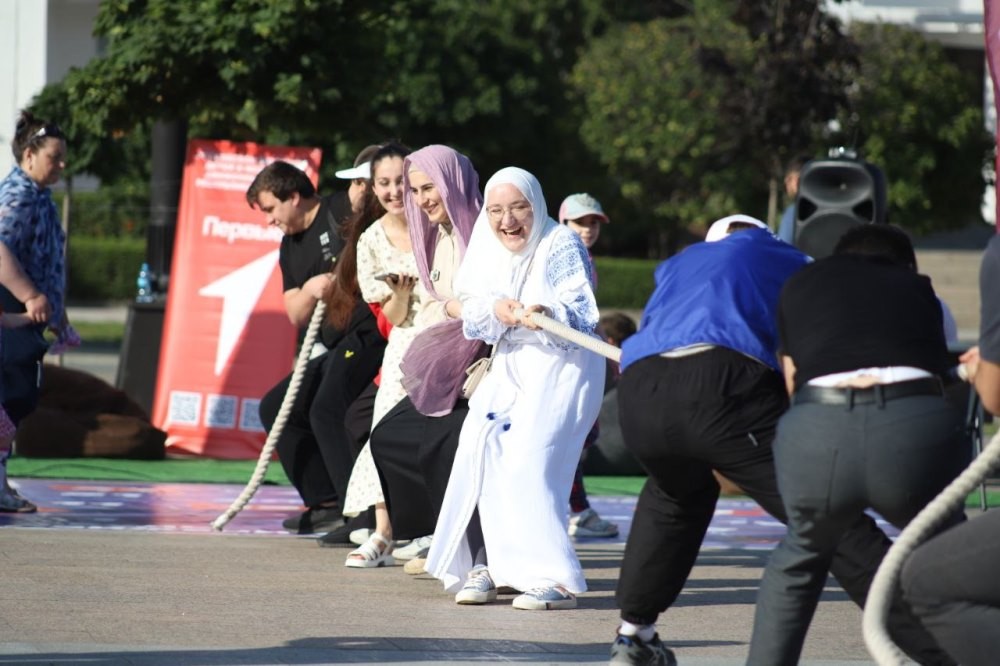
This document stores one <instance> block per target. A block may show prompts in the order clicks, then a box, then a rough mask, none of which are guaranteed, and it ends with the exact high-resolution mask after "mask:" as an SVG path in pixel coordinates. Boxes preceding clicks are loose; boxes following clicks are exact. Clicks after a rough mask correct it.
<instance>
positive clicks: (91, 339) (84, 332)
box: [72, 321, 125, 345]
mask: <svg viewBox="0 0 1000 666" xmlns="http://www.w3.org/2000/svg"><path fill="white" fill-rule="evenodd" d="M72 324H73V328H75V329H76V332H77V333H79V334H80V338H81V339H82V340H83V342H84V344H100V345H121V343H122V339H123V338H124V337H125V323H124V322H117V321H79V322H77V321H74V322H72Z"/></svg>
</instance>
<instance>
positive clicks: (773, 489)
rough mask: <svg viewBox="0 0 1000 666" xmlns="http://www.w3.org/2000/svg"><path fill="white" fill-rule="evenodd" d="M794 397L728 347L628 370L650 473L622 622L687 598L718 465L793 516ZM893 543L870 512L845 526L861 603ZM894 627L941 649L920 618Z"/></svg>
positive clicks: (627, 434)
mask: <svg viewBox="0 0 1000 666" xmlns="http://www.w3.org/2000/svg"><path fill="white" fill-rule="evenodd" d="M787 404H788V399H787V395H786V392H785V388H784V383H783V380H782V378H781V376H780V375H779V374H778V373H776V372H775V371H773V370H771V369H770V368H768V367H767V366H765V365H763V364H761V363H758V362H757V361H754V360H752V359H750V358H748V357H746V356H744V355H742V354H739V353H737V352H734V351H731V350H728V349H725V348H715V349H712V350H709V351H706V352H702V353H700V354H695V355H693V356H688V357H684V358H677V359H668V358H662V357H659V356H653V357H649V358H646V359H643V360H640V361H638V362H636V363H635V364H633V365H631V366H629V367H628V368H627V369H626V370H625V372H624V373H623V375H622V377H621V380H620V382H619V384H618V406H619V412H620V420H621V424H622V435H623V437H624V441H625V447H626V448H627V449H628V450H629V451H631V452H632V453H633V454H634V455H635V456H636V458H637V459H638V460H639V462H640V463H641V464H642V465H643V467H645V469H646V470H647V472H648V474H649V477H648V479H647V481H646V483H645V485H644V486H643V489H642V492H641V494H640V496H639V502H638V505H637V507H636V511H635V516H634V518H633V521H632V530H631V533H630V534H629V538H628V543H627V544H626V547H625V556H624V559H623V560H622V568H621V575H620V577H619V580H618V590H617V601H618V605H619V607H620V608H621V617H622V619H624V620H626V621H628V622H632V623H635V624H652V623H654V622H655V621H656V619H657V617H658V616H659V614H660V613H661V612H663V611H665V610H666V609H667V608H669V607H670V606H671V605H672V604H673V603H674V601H675V600H676V599H677V597H678V595H679V594H680V592H681V590H682V589H683V587H684V584H685V582H686V581H687V578H688V576H689V575H690V573H691V569H692V567H693V566H694V563H695V560H696V558H697V556H698V551H699V549H700V547H701V543H702V541H703V540H704V537H705V532H706V531H707V529H708V526H709V523H710V522H711V520H712V516H713V514H714V512H715V505H716V502H717V500H718V496H719V485H718V483H717V482H716V481H715V478H714V476H713V475H712V470H713V469H716V470H718V471H719V472H721V473H722V474H723V475H725V476H726V477H727V478H729V479H731V480H732V481H733V482H734V483H736V484H737V485H739V486H740V487H741V488H742V489H743V491H744V492H745V493H746V494H747V495H749V496H750V497H751V498H752V499H753V500H754V501H756V502H757V503H758V504H759V505H760V506H761V508H763V509H764V510H765V511H767V512H768V513H769V514H771V515H772V516H774V517H775V518H777V519H778V520H781V521H782V522H787V516H786V514H785V510H784V507H783V505H782V502H781V497H780V495H779V494H778V484H777V480H776V474H775V469H774V460H773V453H772V450H771V444H772V442H773V440H774V436H775V427H776V425H777V423H778V419H779V417H780V416H781V414H782V413H783V412H784V411H785V409H786V407H787ZM889 545H890V541H889V538H888V537H887V536H886V535H885V534H884V533H883V532H882V531H881V530H880V529H878V527H877V525H875V522H874V521H873V520H872V519H871V518H869V517H868V516H867V515H862V516H861V517H859V518H857V519H856V520H855V521H853V522H852V523H851V524H850V525H849V526H848V527H847V529H845V530H844V533H843V536H842V538H841V540H840V543H839V545H838V547H837V549H836V552H835V554H834V556H833V561H832V563H831V567H830V569H831V572H832V573H833V575H834V576H836V578H837V580H838V581H839V582H840V584H841V585H842V586H843V588H844V590H845V591H846V592H847V594H848V595H849V596H850V597H851V599H852V600H854V601H855V603H857V604H858V605H862V606H863V604H864V601H865V598H866V597H867V594H868V588H869V586H870V584H871V580H872V578H873V577H874V575H875V571H876V570H877V569H878V566H879V563H880V562H881V561H882V557H883V556H884V554H885V552H886V551H887V550H888V548H889ZM890 624H891V630H892V632H893V637H894V638H895V639H896V640H897V642H898V643H899V644H900V645H901V646H902V647H904V648H908V651H910V650H914V649H916V650H918V651H920V650H925V649H926V650H931V651H933V650H934V649H936V645H935V644H934V642H933V639H931V638H930V636H929V635H928V634H927V633H926V632H925V631H924V630H923V629H922V628H921V627H920V626H919V625H918V624H917V623H916V622H915V621H914V620H913V619H912V618H910V617H904V616H898V615H894V616H893V618H892V621H891V623H890Z"/></svg>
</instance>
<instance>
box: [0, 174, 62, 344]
mask: <svg viewBox="0 0 1000 666" xmlns="http://www.w3.org/2000/svg"><path fill="white" fill-rule="evenodd" d="M65 240H66V237H65V235H64V234H63V230H62V225H61V224H60V223H59V216H58V211H57V210H56V204H55V202H54V201H52V192H51V191H50V190H49V188H47V187H46V188H44V189H43V188H40V187H39V186H38V183H36V182H35V181H34V180H32V179H31V178H30V177H29V176H28V174H26V173H25V172H24V171H23V170H22V169H21V168H20V167H18V166H15V167H14V168H13V169H12V170H11V172H10V174H8V176H7V177H6V178H5V179H4V180H3V182H0V243H3V244H4V245H6V246H7V248H8V249H9V250H10V251H11V253H12V254H13V255H14V256H15V257H17V260H18V261H19V262H21V266H22V268H23V269H24V272H25V273H26V274H27V276H28V278H29V279H30V280H31V281H32V282H33V283H34V284H35V287H37V288H38V290H39V291H41V292H42V293H43V294H45V297H46V298H48V299H49V303H50V304H51V305H52V321H51V326H52V327H59V326H61V325H62V322H63V318H64V314H65V311H64V309H63V291H64V290H65V288H66V269H65V263H64V261H63V247H64V246H65Z"/></svg>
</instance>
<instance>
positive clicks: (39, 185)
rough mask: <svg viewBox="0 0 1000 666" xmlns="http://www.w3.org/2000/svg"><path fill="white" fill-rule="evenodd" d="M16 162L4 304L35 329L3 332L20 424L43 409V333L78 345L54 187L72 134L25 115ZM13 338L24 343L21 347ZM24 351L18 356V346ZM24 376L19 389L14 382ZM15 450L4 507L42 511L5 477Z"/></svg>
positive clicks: (5, 234) (1, 292)
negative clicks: (66, 294) (40, 403)
mask: <svg viewBox="0 0 1000 666" xmlns="http://www.w3.org/2000/svg"><path fill="white" fill-rule="evenodd" d="M11 148H12V149H13V152H14V159H15V160H16V161H17V165H16V166H14V168H13V169H11V171H10V173H9V174H8V175H7V177H6V178H5V179H4V180H3V182H0V307H2V309H3V311H5V312H8V313H26V315H27V318H28V319H30V321H31V323H32V324H34V330H32V329H31V328H24V329H21V330H20V331H18V332H17V333H14V332H13V331H12V332H10V333H7V334H5V335H6V336H7V341H6V342H5V345H6V346H7V347H8V351H7V353H5V354H4V355H3V359H4V360H3V365H4V368H3V369H4V375H5V376H6V378H7V380H8V386H6V387H5V391H4V398H3V408H4V410H6V412H7V413H8V414H9V416H10V419H11V421H12V422H13V423H14V425H16V424H17V423H19V422H20V421H21V419H23V418H24V417H26V416H28V414H30V413H31V412H33V411H34V410H35V407H36V406H37V404H38V387H39V382H38V379H39V372H40V368H41V360H42V356H44V354H45V349H46V346H45V345H44V343H42V342H40V340H41V335H40V332H41V329H44V328H48V329H50V330H51V331H53V332H54V333H55V335H56V344H57V345H58V346H61V347H65V346H75V345H77V344H79V342H80V339H79V337H78V336H77V334H76V332H75V331H74V330H73V328H72V327H71V326H70V325H69V322H68V321H67V319H66V310H65V307H64V303H63V298H64V292H65V289H66V267H65V263H64V260H63V251H64V247H65V236H64V234H63V231H62V226H61V225H60V222H59V215H58V211H57V210H56V205H55V202H53V200H52V193H51V191H50V190H49V187H50V186H51V185H54V184H55V183H56V182H57V181H58V180H59V177H60V175H62V172H63V169H64V168H65V167H66V137H65V135H64V134H63V133H62V131H61V130H60V129H59V128H58V127H57V126H56V125H54V124H52V123H49V122H46V121H44V120H41V119H39V118H35V117H34V116H33V115H32V114H31V113H29V112H28V111H22V112H21V116H20V118H18V121H17V128H16V130H15V132H14V140H13V141H12V142H11ZM14 335H18V336H22V335H23V336H25V337H24V341H25V342H26V344H24V345H22V344H20V343H21V342H22V341H21V340H20V339H18V340H17V341H16V344H15V339H14V337H13V336H14ZM15 347H16V348H18V349H21V348H22V347H23V348H24V349H25V351H26V353H24V354H21V353H18V354H17V358H15V355H14V354H13V353H12V352H13V351H14V348H15ZM15 377H16V378H18V380H17V382H16V386H15V385H13V383H11V380H12V379H13V378H15ZM7 455H9V450H7V451H0V468H2V469H0V474H3V476H4V478H3V484H2V486H0V492H2V493H3V496H2V500H0V510H2V511H8V512H10V511H16V512H30V511H35V509H36V507H35V505H34V504H32V503H31V502H28V501H27V500H25V499H23V498H21V497H20V496H18V495H17V493H16V491H14V490H13V489H11V488H10V486H9V484H7V480H6V458H7Z"/></svg>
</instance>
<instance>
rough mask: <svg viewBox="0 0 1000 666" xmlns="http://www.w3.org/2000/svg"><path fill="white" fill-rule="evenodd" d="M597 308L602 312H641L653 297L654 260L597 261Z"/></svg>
mask: <svg viewBox="0 0 1000 666" xmlns="http://www.w3.org/2000/svg"><path fill="white" fill-rule="evenodd" d="M595 263H596V265H597V304H598V305H599V306H601V307H602V308H622V309H627V310H641V309H642V308H643V307H644V306H645V305H646V300H647V299H649V295H650V294H651V293H653V284H654V282H653V269H654V268H656V266H657V264H659V263H660V262H659V261H657V260H655V259H618V258H614V257H597V258H595Z"/></svg>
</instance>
